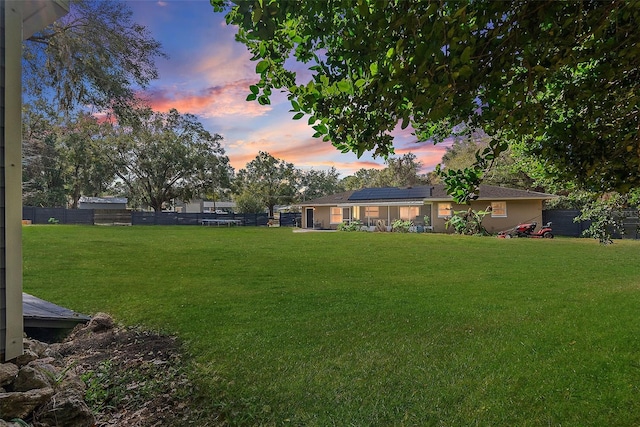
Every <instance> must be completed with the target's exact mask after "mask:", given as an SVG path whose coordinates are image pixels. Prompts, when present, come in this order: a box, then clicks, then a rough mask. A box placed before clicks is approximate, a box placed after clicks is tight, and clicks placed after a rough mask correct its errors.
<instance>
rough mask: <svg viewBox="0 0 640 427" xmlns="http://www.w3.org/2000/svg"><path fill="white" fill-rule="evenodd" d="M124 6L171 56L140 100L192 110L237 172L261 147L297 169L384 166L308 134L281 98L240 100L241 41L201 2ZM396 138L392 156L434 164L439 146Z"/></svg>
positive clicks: (144, 0) (247, 75)
mask: <svg viewBox="0 0 640 427" xmlns="http://www.w3.org/2000/svg"><path fill="white" fill-rule="evenodd" d="M127 4H128V5H129V7H130V8H131V10H132V11H133V14H134V15H133V19H134V21H136V22H139V23H141V24H143V25H145V26H146V27H147V28H148V29H149V30H150V31H151V33H152V35H153V37H154V38H155V39H156V40H158V41H159V42H160V43H162V46H163V49H164V51H165V52H166V53H167V54H168V55H169V58H168V59H159V60H158V61H157V66H158V69H159V73H160V78H159V79H158V80H156V81H154V82H152V83H151V85H150V87H149V88H148V90H147V91H146V92H145V94H144V97H145V98H146V99H147V100H148V101H149V102H150V104H151V106H152V107H153V108H154V109H155V110H158V111H167V110H169V109H170V108H176V109H177V110H178V111H179V112H180V113H191V114H194V115H196V116H197V117H198V118H199V119H200V121H201V122H202V123H203V125H204V127H205V128H206V129H207V130H208V131H210V132H212V133H218V134H220V135H222V136H223V137H224V141H223V147H224V149H225V151H226V154H227V155H228V156H229V159H230V161H231V165H232V166H233V167H234V168H235V169H236V171H237V170H239V169H242V168H244V167H245V165H246V164H247V162H249V161H251V160H253V159H254V158H255V157H256V155H257V154H258V152H259V151H266V152H268V153H270V154H271V155H272V156H274V157H276V158H279V159H283V160H286V161H287V162H291V163H293V164H294V165H295V166H296V167H297V168H300V169H305V170H306V169H311V168H313V169H316V170H324V169H328V168H330V167H332V166H334V167H335V168H336V169H337V170H338V171H339V172H340V174H341V176H342V177H345V176H347V175H350V174H352V173H354V172H355V171H357V170H358V169H361V168H382V167H384V161H383V160H382V159H380V158H377V159H374V158H373V157H372V156H370V155H368V154H364V155H363V156H362V157H361V158H359V159H358V158H357V156H356V155H355V154H342V153H340V152H339V151H338V150H337V149H336V148H334V147H333V146H332V145H331V143H329V142H322V140H321V139H316V138H312V137H311V136H312V135H313V133H314V131H313V129H311V127H310V126H308V125H307V120H305V119H301V120H297V121H294V120H292V116H293V114H294V113H291V112H289V109H290V108H291V107H290V104H289V103H288V101H287V99H286V96H285V95H281V94H277V95H276V96H273V97H272V99H271V105H265V106H263V105H259V104H258V103H257V102H247V101H245V98H246V97H247V94H248V93H249V85H250V84H254V83H256V82H257V81H258V77H257V75H256V74H255V71H254V70H255V62H252V61H251V60H250V58H251V55H250V54H249V53H248V51H247V50H246V48H245V46H244V45H242V44H241V43H238V42H236V41H235V39H234V36H235V28H234V27H229V26H227V25H226V23H225V22H224V14H217V13H214V12H213V8H212V7H211V5H210V4H209V2H208V1H207V0H163V1H158V0H129V1H127ZM305 68H306V66H304V65H301V68H300V69H301V70H302V71H303V72H304V70H305ZM394 135H395V140H394V146H395V152H396V155H398V156H400V155H403V154H406V153H408V152H412V153H414V154H415V155H416V156H417V157H418V159H419V160H420V161H421V162H422V163H423V164H424V167H425V168H424V172H426V171H428V170H432V169H433V168H434V166H435V165H436V164H437V163H439V162H440V159H441V158H442V154H443V152H444V150H445V148H444V146H437V147H434V146H433V144H431V143H423V144H416V143H414V141H415V140H416V139H415V136H413V135H411V133H410V132H408V131H403V132H397V133H396V134H394Z"/></svg>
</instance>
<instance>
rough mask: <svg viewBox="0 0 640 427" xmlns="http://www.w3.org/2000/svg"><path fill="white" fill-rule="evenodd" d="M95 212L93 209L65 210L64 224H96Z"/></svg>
mask: <svg viewBox="0 0 640 427" xmlns="http://www.w3.org/2000/svg"><path fill="white" fill-rule="evenodd" d="M94 215H95V212H94V210H93V209H65V211H64V216H63V221H64V222H63V223H64V224H83V225H93V224H95V216H94Z"/></svg>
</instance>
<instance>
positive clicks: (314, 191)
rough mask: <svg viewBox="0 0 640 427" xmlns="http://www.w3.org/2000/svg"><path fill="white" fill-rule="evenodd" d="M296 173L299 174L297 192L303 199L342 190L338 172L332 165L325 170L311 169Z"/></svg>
mask: <svg viewBox="0 0 640 427" xmlns="http://www.w3.org/2000/svg"><path fill="white" fill-rule="evenodd" d="M298 173H299V176H300V181H299V184H298V193H299V194H300V196H299V198H301V199H302V200H303V201H304V200H311V199H316V198H318V197H323V196H328V195H330V194H335V193H339V192H341V191H344V188H343V187H342V185H341V183H340V174H339V173H338V171H337V170H336V168H334V167H332V168H331V169H329V170H327V171H319V170H314V169H311V170H308V171H299V172H298Z"/></svg>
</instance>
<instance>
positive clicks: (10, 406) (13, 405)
mask: <svg viewBox="0 0 640 427" xmlns="http://www.w3.org/2000/svg"><path fill="white" fill-rule="evenodd" d="M51 396H53V389H52V388H51V387H48V388H41V389H37V390H29V391H24V392H22V391H14V392H10V393H0V414H2V418H3V419H5V420H7V419H9V420H10V419H13V418H26V417H27V416H28V415H29V414H30V413H31V412H33V410H34V409H35V408H36V407H38V406H40V405H42V404H43V403H45V402H46V401H47V400H48V399H50V398H51Z"/></svg>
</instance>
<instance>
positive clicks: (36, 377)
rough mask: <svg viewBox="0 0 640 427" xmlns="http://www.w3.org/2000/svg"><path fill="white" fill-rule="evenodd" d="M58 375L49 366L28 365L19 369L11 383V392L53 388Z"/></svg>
mask: <svg viewBox="0 0 640 427" xmlns="http://www.w3.org/2000/svg"><path fill="white" fill-rule="evenodd" d="M57 376H58V373H57V372H56V370H55V368H54V367H53V366H51V365H46V364H29V365H27V366H23V367H22V368H20V371H19V372H18V376H17V378H16V379H15V381H14V382H13V391H29V390H33V389H37V388H47V387H53V386H54V385H55V384H54V383H55V382H56V378H57Z"/></svg>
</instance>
